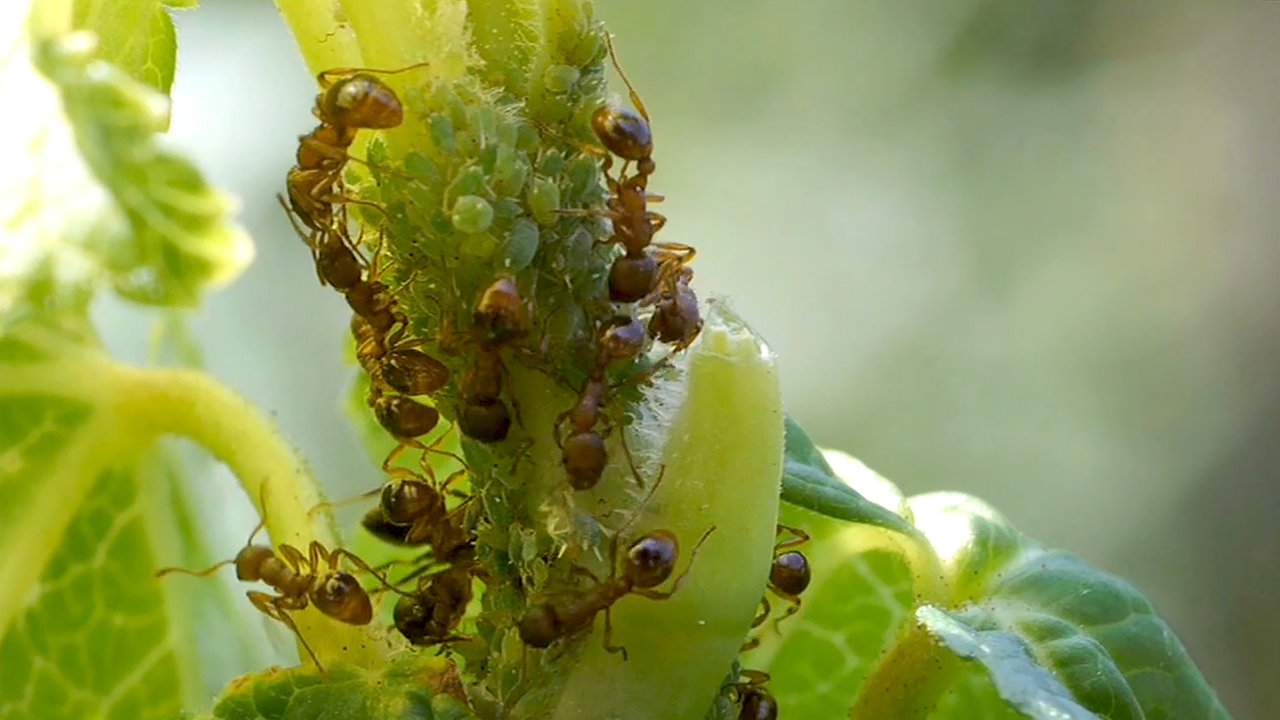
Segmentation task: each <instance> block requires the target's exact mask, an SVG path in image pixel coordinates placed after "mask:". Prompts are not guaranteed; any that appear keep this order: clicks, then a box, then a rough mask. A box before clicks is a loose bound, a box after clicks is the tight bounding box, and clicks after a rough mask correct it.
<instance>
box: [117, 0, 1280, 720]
mask: <svg viewBox="0 0 1280 720" xmlns="http://www.w3.org/2000/svg"><path fill="white" fill-rule="evenodd" d="M371 1H376V0H371ZM596 5H597V12H598V15H599V16H601V17H602V18H603V19H604V20H605V21H606V22H607V23H608V26H609V28H610V30H611V31H612V32H614V33H615V35H616V36H617V39H616V45H617V49H618V52H619V55H620V57H621V59H622V61H623V63H624V66H625V68H626V70H627V72H628V73H629V74H630V76H631V79H632V80H633V82H634V83H635V85H636V87H637V89H638V90H639V91H640V92H641V94H642V96H643V98H644V100H645V102H646V104H647V105H648V107H649V110H650V112H651V114H652V116H653V127H654V133H655V138H656V144H657V147H656V152H655V158H656V160H657V162H658V173H657V175H655V177H654V179H653V181H652V187H653V189H654V190H656V191H657V192H660V193H662V194H664V195H666V196H667V201H666V203H664V205H663V212H664V213H665V214H666V215H667V216H668V218H669V223H668V225H667V228H666V229H665V230H663V232H662V239H665V240H667V241H671V242H681V243H688V244H691V245H695V246H696V247H697V248H698V251H699V252H698V260H697V263H696V270H697V280H696V287H697V289H698V290H699V292H700V293H702V294H704V295H706V294H709V293H713V292H714V293H723V294H727V295H730V296H732V298H733V299H734V302H735V304H736V306H737V308H738V309H739V310H740V311H741V312H742V313H743V314H744V315H745V316H746V317H747V318H748V319H749V320H750V321H751V322H752V323H753V324H754V325H755V327H756V328H757V329H758V330H759V331H760V332H761V333H762V334H763V335H764V336H765V337H766V338H768V339H769V341H770V342H771V344H772V346H773V348H774V349H775V351H776V352H777V353H778V355H779V357H780V358H781V363H782V369H783V378H784V392H785V395H786V398H787V403H788V408H789V411H790V412H791V413H792V414H793V415H794V416H795V417H796V418H798V419H799V420H800V422H801V423H802V424H803V425H805V426H806V427H807V428H808V430H809V432H810V433H811V434H812V435H813V436H814V438H815V439H816V440H817V441H819V442H820V443H822V444H824V445H828V446H832V447H838V448H841V449H844V450H847V451H849V452H851V453H853V454H855V455H857V456H858V457H860V458H861V459H862V460H864V461H865V462H867V463H868V464H869V465H871V466H872V467H873V468H875V469H876V470H878V471H879V472H880V473H882V474H884V475H885V476H887V477H888V478H890V479H892V480H893V481H895V482H896V483H898V484H899V485H900V486H901V487H902V488H903V489H904V490H905V491H906V492H908V493H918V492H925V491H929V490H935V489H953V490H960V491H964V492H969V493H973V494H976V495H979V496H981V497H983V498H985V499H986V500H988V501H990V502H991V503H993V504H994V505H995V506H996V507H998V508H1001V509H1002V510H1003V511H1004V512H1005V513H1006V514H1007V515H1008V516H1009V517H1010V518H1011V519H1012V520H1013V521H1014V522H1015V523H1016V524H1017V525H1018V526H1019V527H1021V528H1022V529H1023V530H1024V531H1025V532H1027V533H1028V534H1031V535H1033V536H1035V537H1037V538H1039V539H1040V540H1041V541H1043V542H1044V543H1046V544H1047V545H1051V546H1060V547H1065V548H1069V549H1071V550H1074V551H1075V552H1078V553H1080V554H1081V555H1083V556H1084V557H1085V558H1087V559H1088V560H1089V561H1091V562H1093V563H1095V564H1097V565H1099V566H1101V567H1103V568H1105V569H1107V570H1110V571H1113V572H1115V573H1117V574H1119V575H1122V576H1124V577H1126V578H1128V579H1130V580H1131V581H1133V582H1134V583H1136V584H1137V585H1138V586H1139V587H1141V588H1142V589H1143V591H1144V592H1146V593H1147V594H1148V595H1149V597H1150V598H1151V599H1152V600H1153V601H1154V602H1155V604H1156V606H1157V608H1158V609H1159V611H1160V612H1161V613H1162V614H1163V615H1164V616H1165V617H1166V618H1167V619H1168V620H1169V622H1170V623H1171V624H1172V625H1173V627H1174V628H1175V629H1176V630H1177V631H1178V632H1179V633H1180V635H1181V636H1182V637H1183V639H1184V641H1185V642H1186V644H1187V645H1188V647H1189V649H1190V651H1191V653H1192V655H1193V657H1195V658H1196V659H1197V661H1198V662H1199V663H1200V665H1201V667H1202V668H1203V670H1204V671H1205V673H1206V675H1207V676H1208V678H1209V680H1210V682H1211V683H1212V684H1213V685H1214V686H1215V687H1217V688H1218V690H1219V693H1220V694H1221V695H1222V696H1223V699H1224V701H1225V702H1226V704H1227V706H1228V707H1229V708H1230V709H1231V710H1232V712H1233V713H1234V714H1235V716H1236V717H1237V718H1273V717H1280V683H1277V682H1275V681H1274V677H1275V676H1276V675H1277V672H1278V671H1280V613H1277V611H1276V608H1277V607H1280V562H1277V559H1278V558H1280V529H1278V528H1280V522H1278V521H1277V518H1276V515H1277V510H1280V485H1277V483H1276V478H1277V475H1278V474H1280V445H1278V444H1277V442H1276V438H1277V429H1278V428H1280V377H1278V374H1277V372H1276V363H1277V353H1276V350H1277V345H1278V341H1280V312H1277V311H1276V308H1277V307H1278V305H1280V283H1276V282H1275V279H1276V275H1277V271H1278V270H1280V244H1278V243H1277V230H1278V229H1280V210H1277V209H1276V208H1277V205H1276V202H1275V198H1276V195H1277V191H1278V190H1280V83H1277V78H1276V68H1277V67H1280V3H1276V2H1269V3H1252V4H1244V3H1240V4H1220V5H1213V6H1211V5H1209V4H1207V3H1191V2H1164V3H1161V4H1159V5H1158V6H1157V5H1156V4H1154V3H1150V4H1142V5H1138V4H1135V3H1120V4H1111V3H1104V2H1102V1H1101V0H1060V1H1059V0H1055V1H1054V2H1037V3H1027V2H1018V1H1016V0H1000V1H997V2H992V1H990V0H953V1H951V2H947V3H925V2H916V1H911V2H900V1H895V2H888V1H885V0H880V1H879V2H875V1H865V0H810V1H809V2H804V3H783V2H780V1H778V0H774V1H773V2H767V1H765V0H734V1H733V2H728V1H726V0H703V1H701V2H688V1H687V0H684V1H682V0H648V1H647V2H639V3H638V2H622V1H621V0H599V2H597V4H596ZM178 22H179V42H180V57H179V72H178V78H177V83H176V85H175V88H174V115H173V133H172V142H174V143H175V144H177V145H179V146H181V147H183V148H184V149H187V150H189V151H190V152H192V153H193V154H194V155H195V156H196V157H197V158H198V159H199V161H200V162H201V164H202V165H203V167H204V168H205V169H206V171H207V172H208V173H209V175H210V176H211V177H212V179H213V180H214V181H215V182H216V183H218V184H219V185H221V186H223V187H224V188H227V189H229V190H230V191H232V192H234V193H235V194H237V195H238V196H239V197H240V198H241V199H242V201H243V204H244V207H243V216H242V217H243V221H244V223H245V224H246V225H247V226H248V227H249V229H250V230H251V232H252V233H253V235H254V237H255V239H256V240H257V243H258V253H259V257H258V261H257V262H256V263H255V264H254V265H253V267H252V268H251V269H250V271H249V272H248V274H247V275H246V276H245V277H244V278H243V279H242V280H241V281H240V282H239V283H237V284H236V285H235V286H234V287H232V288H230V289H229V290H227V291H225V292H223V293H221V294H219V295H218V296H216V297H214V298H213V299H212V301H211V302H210V303H209V304H208V306H207V307H206V308H205V309H204V310H203V311H202V312H201V313H200V314H199V315H198V316H197V317H196V319H195V322H194V327H195V330H196V333H197V335H198V338H199V340H200V342H201V343H202V344H203V346H204V348H205V352H206V361H207V364H208V366H209V368H210V370H211V371H212V372H213V373H214V374H215V375H217V376H218V377H220V378H222V379H224V380H225V381H227V382H228V383H229V384H231V385H232V386H233V387H235V388H237V389H238V390H240V391H241V392H244V393H246V394H247V395H249V396H250V397H251V398H253V399H254V400H255V401H257V402H258V403H259V404H260V405H261V406H262V407H264V408H266V409H267V410H268V411H270V412H272V413H274V414H275V416H276V417H277V419H278V421H279V423H280V425H281V426H282V427H283V429H284V431H285V433H286V434H287V435H288V437H290V438H291V439H292V440H293V441H294V442H296V443H297V444H298V446H299V447H300V448H301V450H302V451H303V453H304V454H305V455H306V456H307V457H308V458H310V459H311V461H312V462H313V464H314V466H315V467H316V469H317V473H318V475H319V476H320V478H321V479H322V481H323V482H324V483H325V484H326V486H327V487H328V488H329V490H330V493H331V494H332V495H334V496H337V497H342V496H345V495H349V494H351V493H353V492H357V491H362V490H365V489H369V488H372V487H374V486H375V485H376V484H377V483H378V476H377V474H376V472H375V470H374V469H373V467H372V466H371V464H370V462H369V460H368V459H367V458H366V456H365V455H364V454H363V452H362V450H361V448H360V447H359V446H358V444H357V441H356V439H355V436H354V434H353V432H352V431H351V429H350V428H349V427H348V425H347V422H346V420H345V418H344V417H343V415H342V412H341V410H340V402H341V397H342V393H343V390H344V388H345V385H346V383H347V382H348V379H349V377H350V370H349V369H348V368H346V367H344V366H343V364H342V358H341V351H340V349H341V347H342V342H343V338H344V334H345V332H346V322H347V317H348V316H347V310H346V307H345V305H344V304H343V301H342V300H341V298H339V297H338V296H337V294H335V293H333V292H332V291H329V290H327V289H322V288H321V287H320V286H319V285H318V283H317V282H316V277H315V273H314V270H313V268H312V266H311V263H310V262H309V260H308V258H307V254H306V252H305V250H304V248H303V247H302V245H301V244H300V243H299V242H298V240H297V239H296V237H295V236H294V234H293V232H292V230H290V229H289V226H288V225H287V223H286V222H285V218H284V214H283V212H282V211H281V210H280V208H279V206H278V205H277V204H276V201H275V198H274V195H275V193H277V192H279V191H280V190H281V189H282V188H283V178H284V172H285V170H286V169H287V168H288V167H289V166H290V165H291V164H292V162H293V157H292V156H293V152H294V149H295V147H296V139H297V136H298V135H299V134H301V133H303V132H306V131H308V130H310V129H311V127H312V126H313V125H314V121H313V119H312V118H311V116H310V114H309V110H310V106H311V103H312V98H313V95H314V85H313V83H312V80H311V78H310V77H309V75H308V73H307V71H306V69H305V68H304V67H303V65H302V62H301V60H300V58H299V56H298V55H297V53H296V51H295V49H294V47H293V44H292V40H291V38H290V37H289V35H288V33H287V32H286V30H285V28H284V26H283V23H282V22H281V21H280V19H279V18H278V16H277V14H276V12H275V10H274V7H273V6H272V5H271V4H270V3H268V2H265V1H264V0H216V1H214V0H209V1H207V2H206V3H205V7H203V8H201V9H200V10H198V11H196V12H192V13H182V14H180V15H179V16H178ZM100 313H101V317H102V319H103V320H104V322H105V323H107V324H108V326H109V328H110V330H109V336H110V341H111V343H112V344H113V345H114V346H115V348H116V349H117V350H118V351H119V352H120V353H121V354H122V355H125V356H126V357H130V358H132V359H135V360H142V359H144V358H145V354H146V346H147V333H148V331H149V328H148V325H147V321H146V320H145V319H144V318H141V317H139V316H138V315H136V314H133V313H131V312H129V311H128V310H126V309H124V308H121V307H119V306H116V305H111V304H104V305H103V306H102V307H101V308H100ZM725 481H726V482H732V481H733V479H732V478H726V479H725ZM201 492H202V493H205V494H206V500H207V501H209V502H214V503H217V504H216V505H214V507H226V508H228V509H227V511H226V513H227V515H226V525H227V527H226V528H225V532H226V538H225V539H224V540H220V541H219V544H218V545H217V548H218V549H219V550H222V549H224V548H225V549H226V551H227V552H228V553H232V552H234V549H235V548H236V547H237V546H238V544H239V543H240V542H241V541H242V538H243V534H244V531H245V530H246V529H247V528H249V527H251V526H252V525H253V522H254V521H253V519H252V518H251V517H250V515H249V511H248V508H247V504H245V503H244V501H243V499H242V498H240V497H239V496H238V490H237V489H236V488H235V486H234V484H233V483H232V482H231V481H230V480H229V479H227V478H225V477H215V478H214V479H213V480H211V481H210V482H209V483H207V485H206V486H205V487H204V489H203V490H202V491H201Z"/></svg>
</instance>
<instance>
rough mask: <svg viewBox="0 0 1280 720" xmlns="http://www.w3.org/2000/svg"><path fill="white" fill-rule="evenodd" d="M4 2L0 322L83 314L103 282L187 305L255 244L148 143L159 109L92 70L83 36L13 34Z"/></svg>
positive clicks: (91, 39)
mask: <svg viewBox="0 0 1280 720" xmlns="http://www.w3.org/2000/svg"><path fill="white" fill-rule="evenodd" d="M6 5H7V6H8V7H7V8H6V9H5V10H3V11H0V12H3V14H4V15H7V16H10V17H4V16H3V15H0V25H3V24H5V23H4V21H5V20H16V24H15V25H13V26H11V30H10V31H9V32H6V33H5V34H0V51H3V55H2V57H3V58H4V60H3V65H2V66H0V73H3V75H4V78H5V81H4V82H3V83H0V103H3V104H4V105H5V106H6V107H22V108H23V112H22V113H17V114H14V115H13V116H12V117H11V118H10V120H11V121H10V122H9V123H8V124H7V125H6V134H5V137H4V141H5V143H6V148H7V149H8V152H6V153H5V156H6V158H8V160H7V161H6V163H4V165H3V166H0V198H2V199H0V233H2V234H3V236H4V242H3V243H2V244H0V260H2V261H0V321H3V322H10V321H13V320H14V319H16V318H18V317H21V316H23V315H26V314H29V313H31V312H33V311H35V310H36V309H39V310H40V311H43V312H51V313H53V314H55V315H57V314H62V315H66V314H72V315H75V314H80V315H83V314H84V312H85V311H86V307H87V305H88V302H89V300H90V299H91V298H92V296H93V293H94V291H95V290H96V289H97V288H98V287H100V286H101V285H109V286H110V287H112V288H114V289H115V290H116V291H117V292H119V293H120V294H121V295H123V296H124V297H126V298H128V299H131V300H135V301H138V302H145V303H149V304H155V305H170V306H183V307H190V306H192V305H194V304H195V303H196V302H197V301H198V299H199V297H200V295H201V293H202V292H203V291H204V290H205V289H207V288H208V287H211V286H215V285H218V284H221V283H225V282H228V281H229V280H231V279H232V278H234V277H235V276H236V275H237V274H238V273H239V272H240V271H241V270H242V269H243V268H244V267H245V265H246V264H247V262H248V261H249V259H250V258H251V256H252V247H251V245H250V242H249V239H248V237H247V236H246V235H245V234H244V233H243V231H241V230H240V229H239V228H238V227H236V226H235V225H234V224H232V223H231V221H230V219H229V213H230V211H231V210H232V203H231V202H230V200H229V199H228V198H226V197H225V196H223V195H221V194H220V193H218V192H216V191H215V190H213V189H212V188H210V187H209V186H208V185H207V184H206V183H205V182H204V180H203V178H202V177H201V175H200V173H199V172H198V171H197V170H196V169H195V167H194V166H193V165H191V163H189V162H188V161H186V160H185V159H183V158H181V157H180V156H178V155H176V154H174V153H172V152H170V151H168V150H165V149H163V148H162V147H161V146H160V145H159V144H158V142H157V133H158V132H160V131H161V130H163V128H164V127H165V126H166V124H167V123H168V99H167V98H166V97H165V96H164V95H161V94H159V93H157V92H156V91H155V90H153V89H152V88H151V87H149V86H147V85H146V84H143V83H142V82H139V81H137V80H135V79H133V78H131V77H130V76H129V74H128V73H126V72H125V71H124V70H121V69H120V68H119V67H117V66H116V65H113V64H111V63H109V62H107V61H105V60H103V59H101V57H100V51H99V47H100V46H99V45H98V44H97V43H96V40H95V36H94V35H93V34H91V33H84V32H82V33H77V34H71V35H57V34H54V35H50V36H44V37H39V38H35V39H28V38H27V36H26V35H24V34H22V33H21V32H12V30H14V29H16V30H21V29H22V28H24V27H26V23H23V22H21V21H20V19H18V18H14V17H12V16H13V15H15V14H17V15H18V17H19V18H20V13H21V11H22V6H21V3H19V4H18V5H17V6H14V5H13V4H6ZM111 17H114V16H111ZM112 50H113V48H110V47H104V48H102V49H101V54H105V55H107V56H115V55H116V54H118V53H113V52H112ZM121 52H125V51H121ZM162 61H163V58H161V57H159V56H154V57H151V59H150V60H149V62H152V63H153V64H154V63H162ZM170 64H171V63H170ZM37 68H38V69H37Z"/></svg>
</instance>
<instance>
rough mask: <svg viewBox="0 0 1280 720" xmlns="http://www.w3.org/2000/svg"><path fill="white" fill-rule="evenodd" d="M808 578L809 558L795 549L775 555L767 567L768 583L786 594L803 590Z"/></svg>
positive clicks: (806, 585)
mask: <svg viewBox="0 0 1280 720" xmlns="http://www.w3.org/2000/svg"><path fill="white" fill-rule="evenodd" d="M809 580H810V575H809V559H808V558H806V557H805V556H804V555H803V554H802V553H799V552H796V551H795V550H792V551H789V552H784V553H782V554H781V555H779V556H777V557H775V558H774V559H773V565H772V566H771V567H770V568H769V584H770V585H773V586H774V587H776V588H777V589H779V590H781V591H782V592H784V593H786V594H787V595H799V594H800V593H802V592H804V589H805V588H807V587H809Z"/></svg>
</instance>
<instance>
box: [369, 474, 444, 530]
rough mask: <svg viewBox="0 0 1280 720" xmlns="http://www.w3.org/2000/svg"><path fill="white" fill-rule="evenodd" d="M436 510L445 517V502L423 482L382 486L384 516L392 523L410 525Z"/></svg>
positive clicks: (394, 482)
mask: <svg viewBox="0 0 1280 720" xmlns="http://www.w3.org/2000/svg"><path fill="white" fill-rule="evenodd" d="M434 510H439V513H438V514H439V515H444V501H443V499H442V498H441V497H440V494H439V493H438V492H436V489H435V488H433V487H431V485H429V484H427V483H425V482H422V481H421V480H403V479H401V480H393V481H391V482H389V483H387V484H386V485H383V486H382V514H383V516H384V517H386V519H387V521H388V522H390V523H393V524H396V525H410V524H412V523H413V522H414V521H415V520H417V519H419V518H421V517H424V516H426V515H429V514H432V512H433V511H434Z"/></svg>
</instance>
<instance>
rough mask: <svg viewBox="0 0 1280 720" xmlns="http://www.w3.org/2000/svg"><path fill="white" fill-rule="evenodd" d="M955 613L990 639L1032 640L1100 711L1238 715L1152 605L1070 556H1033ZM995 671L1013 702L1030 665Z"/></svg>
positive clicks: (1119, 718)
mask: <svg viewBox="0 0 1280 720" xmlns="http://www.w3.org/2000/svg"><path fill="white" fill-rule="evenodd" d="M953 614H954V619H955V620H956V621H957V623H963V625H965V626H968V627H969V628H970V629H971V630H970V631H971V632H978V633H983V637H984V639H986V640H987V641H988V642H992V643H994V642H997V641H998V642H1000V644H1001V646H1002V647H1005V648H1008V647H1009V644H1010V643H1011V642H1017V643H1019V644H1022V645H1024V646H1025V652H1026V653H1028V658H1027V659H1034V660H1035V662H1036V663H1038V664H1039V665H1040V666H1042V667H1044V668H1047V669H1048V670H1050V671H1052V672H1053V675H1054V676H1056V677H1057V679H1058V680H1059V681H1060V682H1061V683H1062V684H1063V685H1064V686H1065V687H1066V688H1068V689H1069V690H1070V691H1071V693H1072V694H1073V695H1074V697H1075V699H1076V700H1077V701H1078V702H1080V704H1082V705H1084V706H1085V707H1087V708H1089V709H1090V710H1092V711H1094V712H1095V713H1098V714H1099V715H1104V716H1106V717H1108V718H1113V719H1114V720H1125V719H1127V718H1180V717H1195V718H1228V717H1229V715H1228V714H1227V711H1226V709H1225V708H1223V707H1222V705H1221V703H1220V702H1219V701H1218V698H1217V696H1216V695H1215V694H1214V692H1213V690H1212V688H1210V687H1209V685H1208V683H1206V682H1205V680H1204V677H1203V676H1202V675H1201V674H1200V672H1199V670H1197V669H1196V667H1195V665H1194V663H1192V661H1191V658H1190V657H1189V656H1188V655H1187V652H1186V650H1185V648H1183V646H1182V643H1181V642H1179V640H1178V638H1177V636H1176V635H1174V633H1173V631H1172V630H1171V629H1170V628H1169V626H1168V625H1166V624H1165V622H1164V621H1163V620H1161V619H1160V618H1159V617H1158V616H1157V615H1156V614H1155V609H1154V608H1153V607H1152V606H1151V603H1150V602H1148V601H1147V600H1146V598H1144V597H1143V596H1142V594H1141V593H1139V592H1138V590H1137V589H1136V588H1134V587H1133V586H1132V585H1130V584H1129V583H1126V582H1124V581H1123V580H1120V579H1119V578H1116V577H1114V576H1111V575H1108V574H1107V573H1104V572H1102V571H1100V570H1098V569H1096V568H1093V567H1090V566H1089V565H1088V564H1086V563H1085V562H1084V561H1082V560H1081V559H1080V558H1078V557H1076V556H1074V555H1071V554H1070V553H1066V552H1061V551H1052V552H1045V553H1034V554H1028V555H1027V556H1025V557H1024V558H1023V559H1022V560H1021V561H1020V562H1018V563H1015V564H1013V565H1011V566H1010V567H1008V568H1006V569H1005V570H1004V571H1003V572H1002V573H1001V574H1000V576H999V579H998V580H997V581H996V582H995V583H994V584H993V585H992V586H991V588H990V590H989V593H988V595H987V596H986V597H985V598H984V599H983V600H981V601H980V602H978V603H976V604H974V605H972V606H968V607H961V608H960V609H959V610H958V611H955V612H954V613H953ZM989 669H991V670H992V673H993V677H994V678H995V681H996V684H997V686H998V687H1000V688H1001V695H1002V696H1003V697H1005V698H1006V699H1008V700H1010V701H1011V702H1012V701H1013V699H1012V697H1011V696H1010V694H1008V693H1007V692H1006V689H1005V684H1007V683H1009V682H1010V677H1011V676H1016V675H1018V674H1025V667H1021V666H1019V664H1018V663H1017V662H1014V661H1013V660H1006V661H1005V662H1004V663H1003V664H1002V665H1000V666H999V667H998V668H997V667H992V666H989ZM1031 717H1047V716H1042V715H1032V716H1031Z"/></svg>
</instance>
